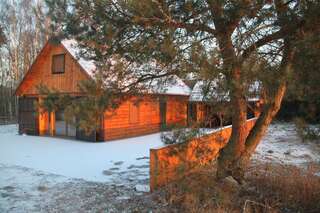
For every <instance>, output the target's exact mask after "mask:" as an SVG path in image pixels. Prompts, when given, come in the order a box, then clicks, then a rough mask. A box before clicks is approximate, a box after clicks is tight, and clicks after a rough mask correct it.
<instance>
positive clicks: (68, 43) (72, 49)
mask: <svg viewBox="0 0 320 213" xmlns="http://www.w3.org/2000/svg"><path fill="white" fill-rule="evenodd" d="M61 44H62V45H63V46H64V47H65V48H66V49H67V50H68V52H69V53H70V54H71V55H72V57H74V58H75V59H76V60H77V61H78V63H79V64H80V66H81V67H82V68H83V69H84V70H85V71H86V72H87V73H88V75H89V76H93V75H94V72H95V71H96V65H95V62H94V61H93V60H88V59H85V58H83V57H81V56H80V53H81V49H80V47H79V46H78V43H77V41H76V40H74V39H69V40H67V39H65V40H62V41H61Z"/></svg>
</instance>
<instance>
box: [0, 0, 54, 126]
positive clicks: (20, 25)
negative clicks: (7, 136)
mask: <svg viewBox="0 0 320 213" xmlns="http://www.w3.org/2000/svg"><path fill="white" fill-rule="evenodd" d="M45 8H46V7H45V2H44V1H43V0H19V1H16V0H0V45H1V46H0V123H3V122H12V121H14V120H16V119H17V101H18V100H17V98H16V97H15V96H14V91H15V88H16V87H17V85H18V84H19V82H20V81H21V80H22V78H23V76H24V74H25V73H26V72H27V71H28V69H29V67H30V65H31V64H32V63H33V61H34V59H35V58H36V56H37V54H38V53H39V51H40V50H41V48H42V47H43V45H44V43H45V42H46V41H47V40H48V38H49V30H50V26H49V25H50V19H49V18H48V16H47V15H46V10H45Z"/></svg>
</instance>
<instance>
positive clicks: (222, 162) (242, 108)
mask: <svg viewBox="0 0 320 213" xmlns="http://www.w3.org/2000/svg"><path fill="white" fill-rule="evenodd" d="M293 55H294V51H293V50H292V49H291V48H290V45H289V44H286V45H285V51H284V55H283V60H282V63H281V66H280V70H279V71H280V72H281V74H282V75H281V78H280V79H279V82H280V83H279V85H278V87H276V90H275V91H274V92H273V93H272V94H271V95H270V97H268V100H266V103H265V105H264V107H263V111H262V113H261V114H260V116H259V118H258V119H257V121H256V123H255V125H254V127H253V128H252V129H251V131H250V132H249V134H248V136H247V132H246V131H247V130H246V117H247V113H246V112H247V111H246V109H247V105H246V100H245V98H244V97H243V96H241V95H243V93H242V91H241V86H240V87H239V85H237V84H236V86H235V87H233V89H234V90H231V104H232V107H233V110H232V133H231V137H230V139H229V141H228V143H227V145H226V146H225V147H224V148H223V149H222V150H221V151H220V155H219V157H218V169H217V177H218V179H222V178H225V177H227V176H232V177H233V178H234V179H236V180H237V181H238V182H239V183H241V182H243V180H244V173H245V170H246V168H247V167H248V165H249V163H250V158H251V156H252V154H253V153H254V151H255V149H256V147H257V146H258V144H259V143H260V141H261V139H262V137H263V136H264V135H265V133H266V131H267V129H268V126H269V125H270V123H271V122H272V119H273V118H274V117H275V115H276V114H277V112H278V111H279V109H280V106H281V102H282V99H283V97H284V94H285V91H286V88H287V86H286V85H287V76H288V74H289V73H290V71H291V69H292V67H291V65H292V64H291V63H292V60H293ZM239 71H240V70H239ZM232 77H233V80H234V81H235V82H237V81H238V80H239V79H238V78H239V76H237V75H233V76H232Z"/></svg>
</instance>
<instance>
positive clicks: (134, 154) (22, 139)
mask: <svg viewBox="0 0 320 213" xmlns="http://www.w3.org/2000/svg"><path fill="white" fill-rule="evenodd" d="M203 131H207V132H212V131H216V130H212V129H204V130H203ZM160 145H163V143H162V142H161V140H160V134H152V135H147V136H142V137H136V138H130V139H124V140H117V141H112V142H105V143H89V142H80V141H75V140H67V139H61V138H50V137H40V136H20V135H17V125H0V212H83V211H89V212H105V211H107V212H131V211H132V209H131V208H130V206H131V207H132V205H134V208H135V207H136V205H139V202H136V200H134V198H136V197H137V196H138V195H141V194H143V193H146V192H148V191H149V190H150V189H149V149H150V148H154V147H158V146H160ZM319 153H320V147H319V145H317V144H316V143H303V142H301V140H300V139H299V138H298V136H297V134H296V132H295V129H294V125H293V124H290V123H289V124H288V123H274V124H272V125H271V126H270V127H269V130H268V133H267V135H266V136H265V137H264V138H263V140H262V142H261V143H260V144H259V146H258V147H257V150H256V153H255V155H254V160H257V161H264V162H276V163H285V164H292V165H298V166H304V165H306V164H308V163H310V162H319V161H320V155H319ZM316 174H317V175H319V174H320V173H319V172H318V173H316ZM140 205H144V204H140ZM119 208H120V209H119ZM121 208H124V209H129V210H127V211H125V210H123V209H121ZM134 208H133V209H134Z"/></svg>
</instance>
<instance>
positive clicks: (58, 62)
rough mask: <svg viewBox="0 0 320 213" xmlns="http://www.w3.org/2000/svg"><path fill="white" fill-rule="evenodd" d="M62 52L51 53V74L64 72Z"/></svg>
mask: <svg viewBox="0 0 320 213" xmlns="http://www.w3.org/2000/svg"><path fill="white" fill-rule="evenodd" d="M64 56H65V55H64V54H59V55H53V56H52V67H51V68H52V74H59V73H64V67H65V66H64V65H65V64H64V63H65V60H64Z"/></svg>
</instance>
